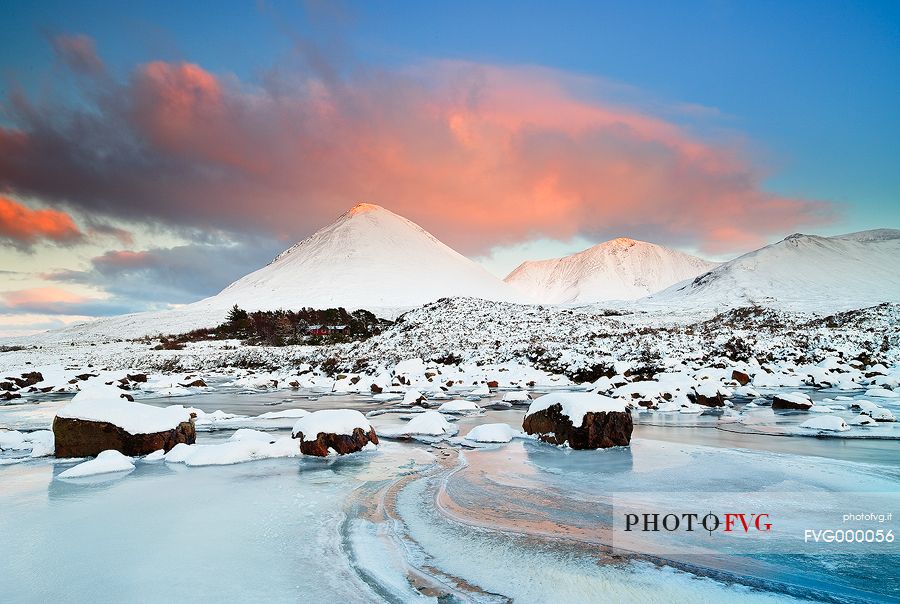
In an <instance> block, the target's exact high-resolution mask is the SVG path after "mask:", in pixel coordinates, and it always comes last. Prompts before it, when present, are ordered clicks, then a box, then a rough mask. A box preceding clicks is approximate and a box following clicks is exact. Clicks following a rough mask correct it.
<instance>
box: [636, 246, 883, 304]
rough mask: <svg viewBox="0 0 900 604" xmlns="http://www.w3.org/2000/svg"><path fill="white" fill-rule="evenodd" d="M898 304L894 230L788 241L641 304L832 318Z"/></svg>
mask: <svg viewBox="0 0 900 604" xmlns="http://www.w3.org/2000/svg"><path fill="white" fill-rule="evenodd" d="M898 301H900V231H897V230H891V229H878V230H872V231H862V232H859V233H850V234H847V235H839V236H835V237H819V236H816V235H802V234H795V235H791V236H790V237H787V238H785V239H784V240H782V241H779V242H778V243H773V244H772V245H767V246H766V247H764V248H761V249H758V250H756V251H754V252H750V253H748V254H744V255H743V256H740V257H738V258H735V259H734V260H731V261H730V262H726V263H725V264H722V265H721V266H719V267H716V268H715V269H713V270H711V271H709V272H708V273H706V274H704V275H701V276H699V277H697V278H696V279H694V280H693V281H691V282H689V283H682V284H678V285H675V286H673V287H670V288H669V289H667V290H665V291H662V292H660V293H659V294H656V295H654V296H652V297H651V298H649V299H648V300H647V301H646V305H647V306H657V307H670V308H671V307H701V306H702V307H713V306H739V305H746V304H759V305H762V306H770V307H778V308H791V309H795V310H806V311H813V312H834V311H838V310H845V309H851V308H862V307H865V306H872V305H874V304H879V303H881V302H898Z"/></svg>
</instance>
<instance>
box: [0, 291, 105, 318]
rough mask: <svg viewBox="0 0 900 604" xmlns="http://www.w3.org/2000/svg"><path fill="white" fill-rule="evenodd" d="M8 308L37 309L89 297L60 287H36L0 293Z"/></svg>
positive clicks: (77, 301)
mask: <svg viewBox="0 0 900 604" xmlns="http://www.w3.org/2000/svg"><path fill="white" fill-rule="evenodd" d="M0 297H2V298H3V301H4V302H5V303H6V307H7V308H11V309H17V308H28V309H29V310H37V311H38V312H40V309H42V308H43V307H47V306H55V305H57V304H60V303H61V304H77V303H80V302H84V301H85V300H87V299H88V298H85V297H84V296H80V295H78V294H75V293H73V292H70V291H68V290H65V289H61V288H59V287H35V288H32V289H20V290H17V291H9V292H3V293H0Z"/></svg>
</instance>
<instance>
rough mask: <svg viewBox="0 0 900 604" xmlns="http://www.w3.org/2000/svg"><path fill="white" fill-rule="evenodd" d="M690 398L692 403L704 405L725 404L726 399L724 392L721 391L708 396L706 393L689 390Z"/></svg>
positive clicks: (717, 405) (721, 405) (718, 405)
mask: <svg viewBox="0 0 900 604" xmlns="http://www.w3.org/2000/svg"><path fill="white" fill-rule="evenodd" d="M688 398H689V399H690V400H691V402H692V403H695V404H697V405H703V406H704V407H724V406H725V399H724V398H723V397H722V394H721V393H720V392H716V395H715V396H706V395H704V394H697V393H696V392H689V393H688Z"/></svg>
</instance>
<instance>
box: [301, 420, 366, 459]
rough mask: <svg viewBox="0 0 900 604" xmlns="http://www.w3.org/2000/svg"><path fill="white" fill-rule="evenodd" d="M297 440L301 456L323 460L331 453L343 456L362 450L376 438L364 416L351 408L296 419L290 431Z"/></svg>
mask: <svg viewBox="0 0 900 604" xmlns="http://www.w3.org/2000/svg"><path fill="white" fill-rule="evenodd" d="M291 436H292V437H293V438H297V439H300V450H301V451H302V452H303V454H304V455H315V456H318V457H326V456H327V455H328V454H329V453H330V452H331V451H333V452H335V453H337V454H339V455H345V454H347V453H353V452H356V451H361V450H362V449H363V448H364V447H366V446H367V445H368V444H369V443H372V444H374V445H377V444H378V436H376V434H375V430H374V429H373V428H372V425H371V424H370V423H369V420H367V419H366V416H365V415H363V414H362V413H360V412H359V411H356V410H354V409H323V410H321V411H314V412H313V413H310V414H309V415H307V416H305V417H302V418H300V419H299V420H297V423H296V424H294V429H293V430H292V431H291Z"/></svg>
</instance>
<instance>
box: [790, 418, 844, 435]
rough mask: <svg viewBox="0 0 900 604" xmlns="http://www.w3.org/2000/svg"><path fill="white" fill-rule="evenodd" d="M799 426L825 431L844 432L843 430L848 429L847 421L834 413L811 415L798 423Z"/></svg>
mask: <svg viewBox="0 0 900 604" xmlns="http://www.w3.org/2000/svg"><path fill="white" fill-rule="evenodd" d="M800 427H801V428H805V429H807V430H820V431H825V432H844V431H845V430H849V429H850V426H848V425H847V422H845V421H844V420H843V419H841V418H840V417H837V416H834V415H826V416H822V417H813V418H811V419H808V420H806V421H805V422H803V423H802V424H800Z"/></svg>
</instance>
